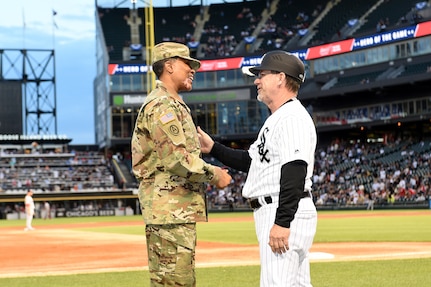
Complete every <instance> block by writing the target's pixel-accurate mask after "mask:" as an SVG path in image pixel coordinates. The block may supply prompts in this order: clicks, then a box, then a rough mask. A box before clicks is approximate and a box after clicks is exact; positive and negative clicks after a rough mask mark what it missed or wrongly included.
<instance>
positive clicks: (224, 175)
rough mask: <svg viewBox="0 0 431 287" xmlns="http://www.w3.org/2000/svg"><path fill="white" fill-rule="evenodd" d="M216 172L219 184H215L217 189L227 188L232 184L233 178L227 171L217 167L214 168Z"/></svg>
mask: <svg viewBox="0 0 431 287" xmlns="http://www.w3.org/2000/svg"><path fill="white" fill-rule="evenodd" d="M214 171H215V173H216V174H215V177H216V179H217V182H216V183H215V185H216V187H217V188H225V187H226V186H228V185H229V184H230V183H231V181H232V177H231V176H230V174H229V173H228V171H227V169H223V168H220V167H218V166H216V167H215V168H214Z"/></svg>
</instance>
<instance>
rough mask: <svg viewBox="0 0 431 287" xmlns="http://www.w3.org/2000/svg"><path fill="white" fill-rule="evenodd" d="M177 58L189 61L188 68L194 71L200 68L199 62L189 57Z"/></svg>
mask: <svg viewBox="0 0 431 287" xmlns="http://www.w3.org/2000/svg"><path fill="white" fill-rule="evenodd" d="M178 57H180V58H182V59H184V60H187V61H189V65H190V67H192V69H193V70H195V71H197V70H199V68H200V67H201V62H200V61H198V60H196V59H193V58H191V57H181V56H178Z"/></svg>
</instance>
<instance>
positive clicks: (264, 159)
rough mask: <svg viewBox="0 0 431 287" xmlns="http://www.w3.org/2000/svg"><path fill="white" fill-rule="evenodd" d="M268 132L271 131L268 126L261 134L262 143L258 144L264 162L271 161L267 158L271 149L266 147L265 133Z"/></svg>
mask: <svg viewBox="0 0 431 287" xmlns="http://www.w3.org/2000/svg"><path fill="white" fill-rule="evenodd" d="M268 132H269V129H268V128H265V129H264V130H263V131H262V135H261V136H260V144H259V145H258V146H257V147H258V150H259V155H260V162H263V161H266V162H270V159H269V158H267V154H268V152H269V150H268V149H265V142H266V137H265V134H266V133H268Z"/></svg>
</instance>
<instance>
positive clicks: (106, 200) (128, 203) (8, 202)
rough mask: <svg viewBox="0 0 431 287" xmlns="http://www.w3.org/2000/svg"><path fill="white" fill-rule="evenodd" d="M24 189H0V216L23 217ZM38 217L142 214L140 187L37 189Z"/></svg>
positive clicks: (423, 205) (423, 204) (405, 205)
mask: <svg viewBox="0 0 431 287" xmlns="http://www.w3.org/2000/svg"><path fill="white" fill-rule="evenodd" d="M24 197H25V193H0V219H10V220H13V219H24V218H25V212H24ZM33 199H34V201H35V206H36V211H35V217H36V218H44V217H45V215H46V211H45V210H44V209H43V203H44V202H45V201H48V202H49V203H50V205H51V210H50V215H51V218H53V217H91V216H125V215H134V214H140V212H141V211H140V207H139V200H138V197H137V190H112V191H93V190H89V191H80V192H54V193H51V192H50V193H34V195H33ZM365 209H367V204H360V205H354V206H353V205H349V206H346V205H336V204H333V205H318V206H317V210H365ZM373 209H375V210H378V209H380V210H381V209H431V199H428V200H425V201H420V202H415V201H404V202H395V203H393V204H387V203H383V204H377V203H375V204H374V208H373ZM250 210H251V209H250V207H249V206H248V205H247V204H244V205H227V204H226V205H215V206H209V211H210V212H226V211H250Z"/></svg>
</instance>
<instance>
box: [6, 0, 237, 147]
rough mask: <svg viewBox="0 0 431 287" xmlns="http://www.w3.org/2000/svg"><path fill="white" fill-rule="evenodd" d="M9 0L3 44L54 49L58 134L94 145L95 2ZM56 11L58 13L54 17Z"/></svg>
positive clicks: (112, 0) (110, 2) (103, 2)
mask: <svg viewBox="0 0 431 287" xmlns="http://www.w3.org/2000/svg"><path fill="white" fill-rule="evenodd" d="M172 1H173V3H174V5H179V6H183V5H188V4H189V3H192V5H199V4H200V3H201V0H196V1H190V0H172ZM3 2H5V1H4V0H3ZM7 2H8V4H7V5H3V8H2V9H0V49H29V50H30V49H54V50H55V55H56V56H55V61H56V67H55V68H56V95H57V97H56V100H57V117H56V118H57V131H58V134H59V135H66V136H68V137H69V138H71V139H72V142H71V144H94V112H93V106H94V105H93V80H94V77H95V74H96V60H95V18H94V17H95V16H94V15H95V4H94V3H95V1H94V0H73V1H72V0H14V1H7ZM122 2H124V3H123V4H122V7H132V4H130V0H128V1H120V0H99V1H98V3H99V5H100V6H103V7H113V6H114V5H116V4H118V3H122ZM220 2H223V1H222V0H220V1H218V0H204V1H203V4H204V5H209V4H210V3H220ZM228 2H238V1H235V0H233V1H228ZM169 3H170V0H153V6H154V7H164V6H167V5H169ZM3 4H5V3H3ZM137 5H138V7H143V5H144V4H143V1H141V0H138V4H137ZM53 11H56V13H57V14H56V15H55V16H53ZM53 21H55V25H54V23H53ZM24 23H25V28H24Z"/></svg>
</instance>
